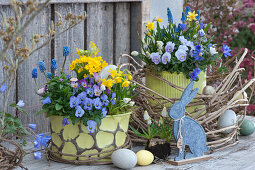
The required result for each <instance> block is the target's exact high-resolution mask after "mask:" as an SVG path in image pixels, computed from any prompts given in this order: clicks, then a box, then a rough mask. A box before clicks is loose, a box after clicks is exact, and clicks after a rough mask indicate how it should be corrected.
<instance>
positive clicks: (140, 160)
mask: <svg viewBox="0 0 255 170" xmlns="http://www.w3.org/2000/svg"><path fill="white" fill-rule="evenodd" d="M136 156H137V164H138V165H141V166H146V165H150V164H151V163H152V162H153V160H154V156H153V154H152V153H151V152H149V151H147V150H140V151H139V152H137V153H136Z"/></svg>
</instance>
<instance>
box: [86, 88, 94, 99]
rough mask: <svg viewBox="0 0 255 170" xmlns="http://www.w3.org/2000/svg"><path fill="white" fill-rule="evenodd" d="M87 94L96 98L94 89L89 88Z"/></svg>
mask: <svg viewBox="0 0 255 170" xmlns="http://www.w3.org/2000/svg"><path fill="white" fill-rule="evenodd" d="M86 92H87V94H88V95H89V97H93V96H94V90H93V88H92V87H90V88H87V90H86Z"/></svg>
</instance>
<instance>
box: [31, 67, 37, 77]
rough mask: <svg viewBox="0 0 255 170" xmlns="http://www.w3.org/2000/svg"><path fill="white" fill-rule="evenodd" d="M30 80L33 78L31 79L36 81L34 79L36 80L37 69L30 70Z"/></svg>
mask: <svg viewBox="0 0 255 170" xmlns="http://www.w3.org/2000/svg"><path fill="white" fill-rule="evenodd" d="M32 78H33V79H36V78H37V68H34V69H33V70H32Z"/></svg>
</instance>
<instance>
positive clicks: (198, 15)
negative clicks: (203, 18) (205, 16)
mask: <svg viewBox="0 0 255 170" xmlns="http://www.w3.org/2000/svg"><path fill="white" fill-rule="evenodd" d="M196 19H197V21H199V20H200V11H197V16H196Z"/></svg>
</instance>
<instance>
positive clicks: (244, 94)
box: [233, 91, 247, 104]
mask: <svg viewBox="0 0 255 170" xmlns="http://www.w3.org/2000/svg"><path fill="white" fill-rule="evenodd" d="M238 93H239V91H237V92H236V93H235V94H234V96H233V98H235V97H236V99H235V100H240V99H247V93H246V92H245V91H244V92H243V93H240V94H239V95H238ZM242 103H244V102H238V104H242Z"/></svg>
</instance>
